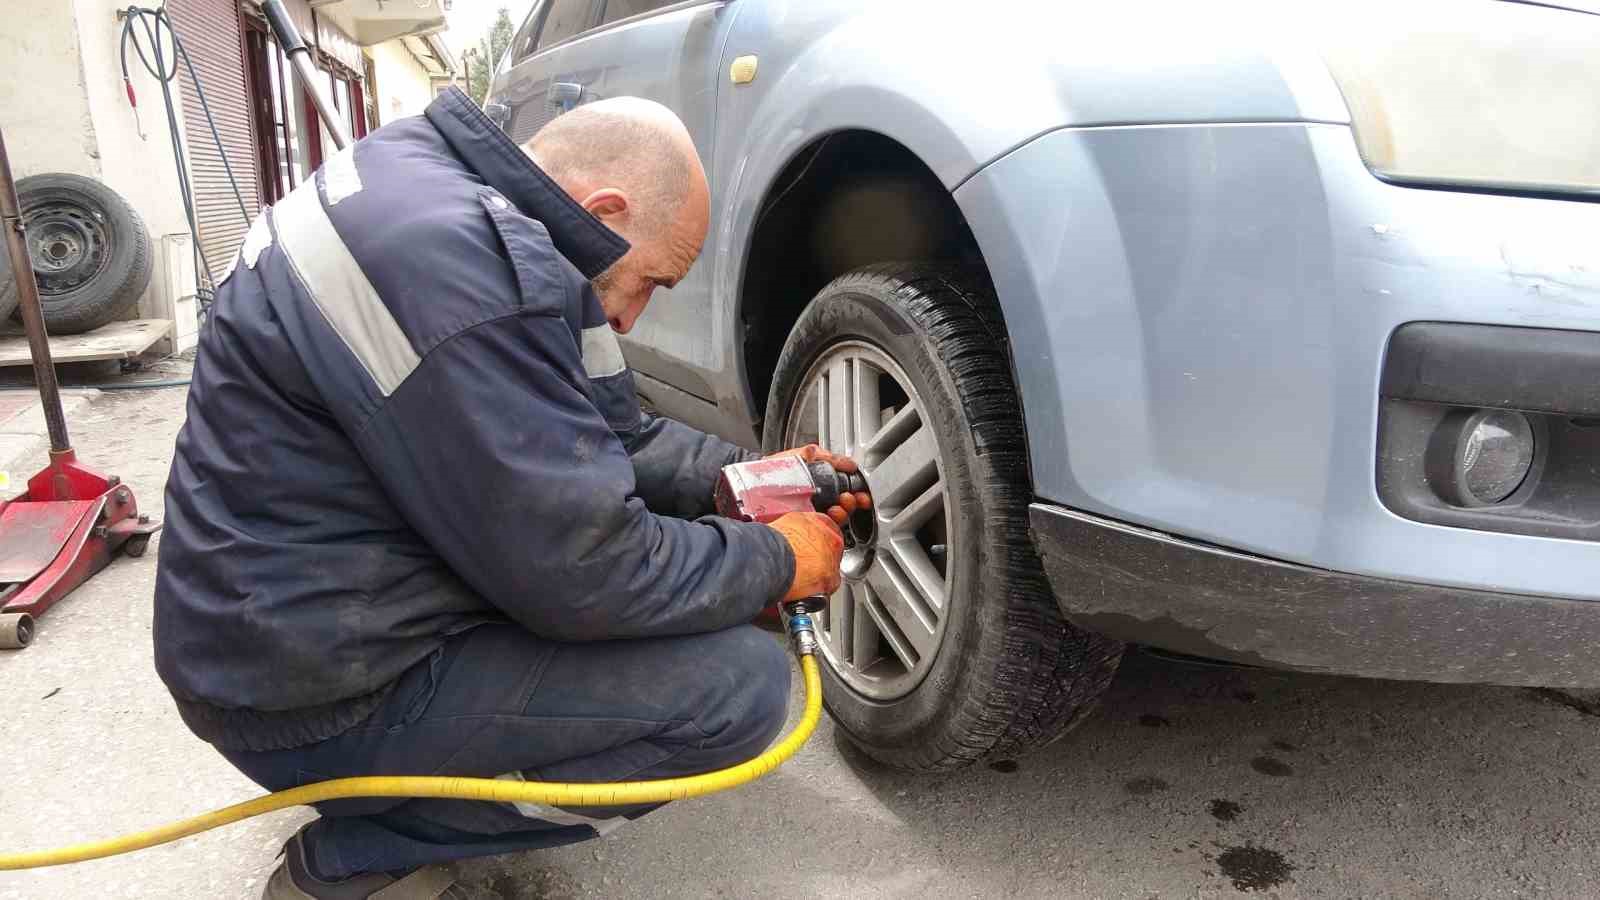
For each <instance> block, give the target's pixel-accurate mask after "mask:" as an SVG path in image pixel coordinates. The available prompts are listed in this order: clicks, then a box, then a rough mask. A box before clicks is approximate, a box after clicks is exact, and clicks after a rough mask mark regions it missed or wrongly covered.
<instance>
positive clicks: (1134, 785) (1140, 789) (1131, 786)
mask: <svg viewBox="0 0 1600 900" xmlns="http://www.w3.org/2000/svg"><path fill="white" fill-rule="evenodd" d="M1169 787H1172V785H1170V784H1167V783H1166V782H1165V781H1162V780H1161V779H1159V778H1153V777H1150V776H1145V777H1144V778H1135V779H1133V780H1132V781H1129V782H1126V783H1124V784H1123V785H1122V788H1123V790H1125V791H1127V792H1128V793H1130V794H1132V795H1134V796H1135V797H1147V796H1149V795H1150V794H1154V793H1155V792H1156V791H1164V790H1166V789H1167V788H1169Z"/></svg>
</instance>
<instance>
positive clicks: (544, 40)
mask: <svg viewBox="0 0 1600 900" xmlns="http://www.w3.org/2000/svg"><path fill="white" fill-rule="evenodd" d="M593 14H594V0H550V11H549V12H548V13H545V17H544V27H543V28H541V29H539V44H538V46H537V47H536V48H535V49H538V50H543V49H544V48H546V47H548V46H550V45H551V44H557V43H560V42H561V41H564V40H566V39H567V38H569V37H572V36H573V35H575V34H577V33H578V32H580V31H584V30H586V29H588V27H589V25H590V18H591V17H592V16H593Z"/></svg>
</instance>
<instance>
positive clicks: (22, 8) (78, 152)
mask: <svg viewBox="0 0 1600 900" xmlns="http://www.w3.org/2000/svg"><path fill="white" fill-rule="evenodd" d="M5 5H6V7H7V8H6V10H5V13H4V15H3V16H0V68H3V71H4V72H5V73H6V74H5V75H4V77H0V127H4V128H5V136H6V149H7V150H8V151H9V152H10V155H11V169H12V173H13V174H14V175H16V177H18V178H25V177H27V176H29V175H36V174H38V173H40V172H74V173H76V174H79V175H90V176H98V175H99V174H100V164H99V160H98V159H96V154H97V152H98V151H97V150H96V144H95V136H94V126H93V125H92V124H91V123H90V119H89V103H88V99H87V98H86V97H85V95H84V87H83V81H84V77H83V60H82V57H81V55H80V54H79V52H78V26H77V22H76V20H75V19H74V18H73V10H72V5H71V4H69V3H62V2H61V0H5Z"/></svg>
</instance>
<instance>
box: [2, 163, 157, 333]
mask: <svg viewBox="0 0 1600 900" xmlns="http://www.w3.org/2000/svg"><path fill="white" fill-rule="evenodd" d="M17 199H18V201H19V203H20V204H21V206H22V221H23V225H24V226H25V228H26V232H25V235H26V239H27V242H28V254H29V258H30V259H31V261H32V263H33V270H34V276H35V278H36V279H37V281H38V283H39V303H40V306H42V307H43V309H44V321H45V327H46V328H47V329H48V330H49V332H50V333H51V334H80V333H82V332H85V331H92V330H93V329H95V328H99V327H100V326H101V325H104V324H106V323H107V322H110V321H112V320H114V319H117V318H119V317H121V316H122V315H123V314H124V313H126V312H127V311H128V309H129V307H131V306H132V305H133V304H134V303H135V302H136V301H137V300H138V299H139V295H140V294H143V293H144V289H145V288H146V287H148V286H149V284H150V274H151V250H150V234H149V232H148V231H146V230H145V227H144V220H143V219H141V218H140V217H139V213H138V212H136V211H135V210H134V208H133V207H132V206H130V205H129V204H128V202H127V201H126V200H124V199H122V196H121V195H119V194H118V193H117V192H116V191H113V190H112V189H110V188H108V187H106V186H105V185H104V184H101V183H100V182H98V181H96V180H94V179H93V178H85V177H84V176H82V175H68V174H62V173H51V174H46V175H33V176H30V177H28V178H24V179H22V180H21V181H19V182H17ZM3 268H4V272H3V273H0V318H4V317H5V316H9V315H11V314H12V313H13V312H15V311H16V308H17V302H18V299H19V298H18V296H17V284H16V280H15V279H14V278H13V277H12V276H11V271H10V270H11V266H10V264H9V262H6V263H5V264H4V265H3Z"/></svg>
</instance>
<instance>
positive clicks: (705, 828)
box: [0, 373, 1600, 900]
mask: <svg viewBox="0 0 1600 900" xmlns="http://www.w3.org/2000/svg"><path fill="white" fill-rule="evenodd" d="M169 374H170V373H169ZM183 400H184V393H183V391H182V390H181V389H178V390H170V389H169V390H159V391H150V392H134V393H118V394H107V395H103V396H101V397H99V398H97V399H95V402H93V404H92V405H89V406H87V407H85V408H84V409H81V410H79V411H78V413H77V414H76V415H75V416H74V417H73V418H72V420H71V423H70V424H71V426H72V428H73V432H74V436H75V437H76V438H77V442H78V444H79V447H80V453H81V456H82V457H83V458H84V459H85V460H86V461H87V462H89V463H90V464H92V465H98V466H100V467H102V468H103V469H105V470H108V471H111V472H115V473H117V474H119V475H121V476H122V477H123V478H124V480H125V481H126V482H127V483H128V484H130V485H131V486H132V487H133V488H134V490H135V491H136V493H137V495H138V497H139V499H140V501H141V503H142V504H143V506H144V507H145V508H146V509H148V510H150V511H153V512H157V513H158V514H159V510H160V499H159V498H160V492H161V489H162V485H163V481H164V478H165V474H166V469H167V465H168V462H169V460H170V455H171V448H172V442H173V438H174V436H175V434H176V433H177V429H178V426H179V424H180V423H181V418H182V415H183ZM14 474H20V472H19V473H14ZM155 562H156V553H155V552H154V548H152V552H151V553H149V554H148V555H146V556H145V557H143V558H141V559H123V560H119V561H117V562H115V563H114V564H113V565H112V566H111V568H109V569H107V570H106V571H105V572H103V573H102V574H100V575H99V576H97V577H96V578H95V579H94V580H93V581H92V582H90V583H89V584H88V585H87V586H85V587H84V588H82V589H81V590H79V591H78V592H77V593H76V594H74V595H73V596H72V597H71V598H70V599H69V600H67V601H66V602H65V603H64V604H62V605H61V606H59V607H57V609H56V610H55V611H53V612H52V613H51V614H50V615H48V616H47V617H45V618H44V619H43V620H41V622H40V626H41V627H40V630H39V636H38V639H37V641H36V643H35V645H34V646H33V647H31V648H30V649H28V650H25V651H22V652H19V653H4V654H0V684H3V685H4V696H5V698H6V699H5V708H4V713H3V719H4V723H5V724H4V727H3V728H0V758H4V759H5V760H7V761H8V762H9V769H8V772H7V773H6V777H5V778H4V779H0V847H4V848H6V849H8V850H11V849H14V850H21V849H29V848H37V847H42V846H47V845H54V844H58V843H62V842H67V841H76V840H81V839H88V838H95V837H103V836H108V835H111V834H116V833H120V832H122V831H125V830H131V829H135V828H142V827H146V826H150V825H154V824H157V823H160V822H164V821H166V820H168V819H171V818H175V817H178V816H180V815H188V814H191V813H194V812H198V811H202V810H206V809H210V808H213V807H215V806H219V805H222V804H225V803H231V802H236V801H239V800H243V799H247V798H249V797H250V796H253V795H254V794H255V793H256V789H255V787H254V786H253V785H252V784H251V783H250V782H249V781H247V780H246V779H245V778H243V777H242V776H240V775H239V774H237V773H236V772H234V771H233V770H232V769H231V768H230V767H229V766H228V765H227V764H226V763H225V762H223V761H222V759H221V758H220V757H218V756H217V755H216V754H215V753H214V752H212V751H211V750H210V749H209V747H208V746H207V745H205V744H203V743H201V742H200V741H198V740H196V739H195V738H193V737H192V736H191V735H189V733H188V732H187V731H186V730H185V728H184V727H183V724H182V723H181V722H180V721H179V719H178V716H177V714H176V712H175V711H174V709H173V707H172V704H171V702H170V701H169V700H168V698H167V694H166V691H165V689H164V688H163V687H162V686H161V684H160V682H159V680H158V679H157V678H156V676H155V673H154V671H153V669H152V665H151V649H150V602H151V590H152V585H153V581H154V574H155ZM796 687H798V679H796ZM798 706H799V704H798V696H797V697H796V701H795V703H794V704H793V708H794V709H795V710H798ZM1583 706H1584V705H1583V704H1582V703H1580V702H1577V701H1575V700H1574V699H1573V698H1571V697H1567V696H1565V695H1559V694H1548V693H1541V692H1536V691H1529V690H1524V689H1516V688H1496V687H1472V686H1452V685H1428V684H1398V683H1392V682H1379V681H1360V680H1354V679H1339V678H1329V677H1319V676H1308V675H1286V674H1278V673H1271V672H1260V671H1238V670H1224V669H1211V668H1200V667H1195V666H1191V665H1185V664H1177V663H1173V662H1169V661H1164V660H1158V659H1152V658H1150V657H1148V656H1143V655H1134V656H1130V657H1129V659H1128V661H1127V663H1126V664H1125V665H1124V667H1123V670H1122V672H1121V674H1120V675H1119V677H1118V679H1117V682H1116V684H1115V685H1114V687H1113V688H1112V690H1111V691H1110V693H1109V694H1108V695H1107V697H1106V698H1105V703H1104V706H1103V709H1102V711H1101V712H1100V713H1098V714H1097V715H1095V716H1094V717H1092V718H1091V719H1090V720H1089V721H1088V722H1087V723H1085V724H1084V725H1083V726H1082V727H1081V728H1079V729H1078V730H1076V731H1075V732H1073V733H1072V734H1070V735H1069V736H1067V737H1066V738H1065V739H1063V740H1061V741H1060V742H1058V743H1056V744H1054V745H1052V746H1050V747H1047V748H1045V749H1043V750H1041V751H1039V752H1037V753H1034V754H1032V755H1029V756H1026V757H1023V758H1021V759H1017V760H999V761H995V762H993V763H991V764H990V765H988V766H981V767H976V768H973V769H969V770H965V771H962V772H958V773H954V774H947V775H941V776H935V777H928V776H913V775H906V774H902V773H897V772H892V771H886V770H884V769H882V768H879V767H877V766H875V765H873V764H872V763H870V762H868V761H866V760H865V759H864V758H863V757H861V756H860V754H858V753H856V752H854V751H853V750H851V749H850V748H849V746H848V745H847V744H846V743H845V742H843V741H842V740H841V739H840V737H839V735H838V734H837V733H836V732H835V730H834V729H833V727H832V725H831V723H829V722H827V721H824V723H823V726H822V728H821V729H820V730H819V731H818V733H817V735H816V737H815V738H813V740H812V742H811V743H810V745H809V746H807V747H806V748H805V749H804V750H803V751H802V752H801V754H800V755H799V756H798V757H797V758H796V759H795V760H794V761H792V762H790V763H789V764H788V765H786V766H784V767H783V768H782V769H780V770H779V771H778V772H776V773H774V774H773V775H771V776H769V777H768V778H766V779H764V780H762V781H760V782H758V783H756V784H754V785H751V786H748V787H745V788H742V789H739V790H736V791H733V792H730V793H726V794H722V795H718V796H714V797H709V798H704V799H700V800H695V801H690V802H685V803H678V804H674V805H671V806H669V807H667V808H665V809H663V810H660V811H658V812H656V813H653V814H651V815H650V816H647V817H645V818H644V819H642V820H640V821H638V822H636V823H632V824H630V825H628V826H626V827H624V828H622V829H620V830H618V831H616V832H615V833H613V834H612V835H610V836H608V837H606V838H604V839H601V840H597V841H593V842H590V843H587V844H582V845H577V846H573V847H567V848H562V849H559V850H554V851H544V852H533V853H528V854H524V855H521V856H514V857H505V858H497V859H488V860H479V861H475V862H471V863H467V864H464V865H463V866H462V867H461V870H462V876H463V880H464V883H465V884H466V885H467V887H468V889H469V892H470V893H471V895H472V896H474V897H477V898H568V897H618V898H647V897H648V898H658V897H664V898H671V897H756V896H760V897H767V898H791V897H793V898H801V897H850V898H853V897H867V898H872V897H911V898H918V900H927V898H943V897H996V896H1015V897H1071V898H1078V897H1082V898H1102V897H1103V898H1134V900H1145V898H1151V897H1161V898H1171V897H1233V896H1238V895H1240V894H1241V893H1248V894H1250V895H1251V896H1258V897H1276V898H1300V897H1307V898H1313V897H1314V898H1356V897H1360V898H1368V897H1429V898H1432V897H1452V898H1454V897H1462V898H1467V897H1521V896H1548V897H1560V898H1576V897H1593V896H1600V884H1597V881H1596V874H1597V867H1600V863H1597V860H1600V804H1597V802H1596V799H1597V791H1596V786H1597V780H1600V719H1597V718H1596V717H1595V716H1594V715H1593V714H1592V712H1593V710H1592V708H1581V707H1583ZM307 815H308V814H307V813H305V812H304V811H291V812H283V813H278V814H275V815H273V816H269V817H266V818H263V819H257V820H253V821H251V822H248V823H245V824H242V825H238V826H234V827H231V828H228V829H225V830H222V831H218V832H212V833H209V834H206V835H202V836H200V837H196V838H193V839H190V840H187V841H183V842H180V843H177V844H173V845H169V846H166V847H162V848H158V849H154V850H150V851H146V852H143V853H140V854H136V855H133V856H126V857H120V858H115V859H108V860H101V861H97V862H92V863H86V864H83V865H79V866H74V867H69V868H64V869H55V870H40V871H34V872H21V873H0V900H21V898H36V897H48V898H80V897H82V898H101V897H130V898H132V897H139V898H143V897H150V898H213V897H215V898H254V897H256V896H259V894H260V891H261V887H262V884H263V881H264V879H265V877H266V874H267V873H268V872H269V871H270V870H271V868H272V866H273V865H274V862H275V861H274V858H273V857H274V854H275V853H276V852H277V848H278V846H279V845H280V844H281V843H282V841H283V840H284V839H285V838H286V837H287V836H288V835H289V834H290V833H292V832H293V830H294V829H295V828H296V827H297V826H298V825H299V824H300V823H301V822H303V821H305V819H306V817H307Z"/></svg>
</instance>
